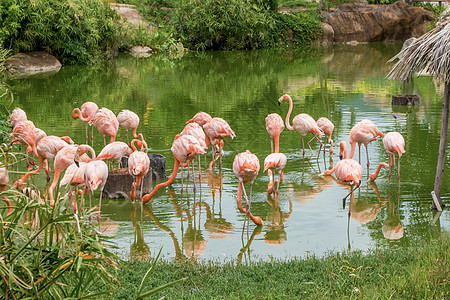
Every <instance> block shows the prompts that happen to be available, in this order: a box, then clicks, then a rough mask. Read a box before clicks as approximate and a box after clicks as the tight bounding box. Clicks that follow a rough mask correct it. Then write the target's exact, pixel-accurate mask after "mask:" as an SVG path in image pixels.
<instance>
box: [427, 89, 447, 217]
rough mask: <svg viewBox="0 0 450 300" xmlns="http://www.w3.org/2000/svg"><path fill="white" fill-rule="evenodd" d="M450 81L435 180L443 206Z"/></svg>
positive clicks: (443, 109) (443, 112)
mask: <svg viewBox="0 0 450 300" xmlns="http://www.w3.org/2000/svg"><path fill="white" fill-rule="evenodd" d="M449 93H450V83H449V82H446V83H445V90H444V105H443V108H442V126H441V140H440V143H439V157H438V163H437V168H436V179H435V181H434V193H435V194H436V198H437V200H438V201H439V204H440V206H441V207H444V203H443V202H442V199H441V188H442V176H443V173H444V165H445V150H446V148H447V131H448V108H449V100H450V95H449ZM431 207H432V208H433V209H437V207H436V205H435V203H434V201H433V205H432V206H431Z"/></svg>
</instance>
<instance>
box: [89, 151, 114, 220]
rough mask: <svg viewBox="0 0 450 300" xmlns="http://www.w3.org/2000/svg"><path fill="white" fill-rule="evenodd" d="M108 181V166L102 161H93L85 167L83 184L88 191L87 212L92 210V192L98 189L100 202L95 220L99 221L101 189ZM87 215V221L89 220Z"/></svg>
mask: <svg viewBox="0 0 450 300" xmlns="http://www.w3.org/2000/svg"><path fill="white" fill-rule="evenodd" d="M107 179H108V166H107V165H106V163H105V162H104V161H102V160H93V161H90V162H89V163H88V164H87V165H86V170H85V172H84V180H85V181H84V184H85V186H86V188H87V189H88V190H89V211H90V210H91V209H92V200H91V199H92V192H93V191H95V190H97V188H100V201H99V204H98V210H99V213H98V216H97V219H98V221H100V212H101V210H102V195H103V188H104V187H105V184H106V180H107ZM90 217H91V216H90V215H89V219H90Z"/></svg>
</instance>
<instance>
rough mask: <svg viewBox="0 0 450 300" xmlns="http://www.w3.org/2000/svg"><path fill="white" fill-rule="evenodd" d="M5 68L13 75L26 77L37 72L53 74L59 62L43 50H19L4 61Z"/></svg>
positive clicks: (59, 65) (58, 66) (59, 64)
mask: <svg viewBox="0 0 450 300" xmlns="http://www.w3.org/2000/svg"><path fill="white" fill-rule="evenodd" d="M5 68H6V70H8V71H9V72H10V73H11V74H12V75H13V76H14V77H26V76H29V75H33V74H38V73H39V74H41V73H46V74H47V73H48V74H54V73H56V72H58V71H59V70H60V69H61V63H60V62H59V60H58V59H57V58H56V57H54V56H53V55H50V54H48V53H47V52H44V51H33V52H19V53H16V54H14V55H13V56H11V57H10V58H8V59H7V60H6V61H5Z"/></svg>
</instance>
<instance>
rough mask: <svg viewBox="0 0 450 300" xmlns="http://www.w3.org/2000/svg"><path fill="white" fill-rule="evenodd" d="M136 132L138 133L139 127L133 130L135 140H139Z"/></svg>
mask: <svg viewBox="0 0 450 300" xmlns="http://www.w3.org/2000/svg"><path fill="white" fill-rule="evenodd" d="M136 131H137V127H135V128H133V136H134V138H135V139H137V138H139V135H138V134H137V132H136ZM142 139H144V138H142Z"/></svg>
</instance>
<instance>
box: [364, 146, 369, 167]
mask: <svg viewBox="0 0 450 300" xmlns="http://www.w3.org/2000/svg"><path fill="white" fill-rule="evenodd" d="M365 146H366V156H367V170H369V164H370V163H369V148H367V145H365Z"/></svg>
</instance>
